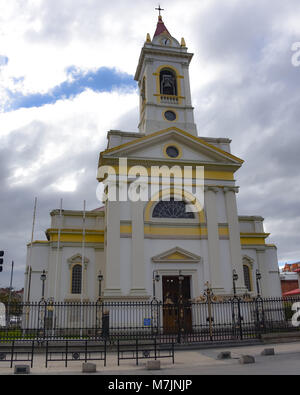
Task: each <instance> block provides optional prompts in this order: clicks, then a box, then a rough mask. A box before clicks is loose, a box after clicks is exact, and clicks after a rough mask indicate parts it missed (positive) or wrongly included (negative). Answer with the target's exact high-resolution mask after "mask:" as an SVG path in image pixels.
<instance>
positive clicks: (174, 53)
mask: <svg viewBox="0 0 300 395" xmlns="http://www.w3.org/2000/svg"><path fill="white" fill-rule="evenodd" d="M160 11H161V9H159V12H160ZM192 57H193V54H192V53H189V52H188V51H187V47H186V44H185V41H184V39H183V38H182V39H181V43H179V42H178V41H177V40H176V38H174V37H172V36H171V34H170V33H169V31H168V30H167V28H166V26H165V24H164V22H163V20H162V17H161V15H159V16H158V22H157V27H156V31H155V33H154V36H153V38H152V40H151V37H150V34H149V33H148V34H147V38H146V41H145V43H144V46H143V48H142V50H141V54H140V58H139V63H138V66H137V70H136V73H135V77H134V78H135V80H136V81H138V86H139V93H140V121H139V131H140V133H143V134H151V133H153V132H156V131H158V130H162V129H166V128H169V127H170V126H176V127H177V128H180V129H183V130H185V131H186V132H188V133H191V134H193V135H194V136H197V128H196V125H195V123H194V112H193V111H194V108H193V107H192V101H191V91H190V80H189V64H190V62H191V60H192Z"/></svg>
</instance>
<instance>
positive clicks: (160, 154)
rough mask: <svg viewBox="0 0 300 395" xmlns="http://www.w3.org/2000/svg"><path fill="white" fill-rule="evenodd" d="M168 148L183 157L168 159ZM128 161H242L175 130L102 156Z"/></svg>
mask: <svg viewBox="0 0 300 395" xmlns="http://www.w3.org/2000/svg"><path fill="white" fill-rule="evenodd" d="M168 146H175V147H176V148H177V149H178V151H179V155H178V157H176V158H171V157H169V156H168V155H167V152H166V149H167V147H168ZM109 157H110V158H120V157H126V158H128V159H135V160H148V161H150V160H152V161H153V160H154V161H155V160H156V161H160V160H163V161H171V162H174V163H175V162H178V161H183V162H197V163H208V164H209V163H215V164H224V165H226V164H230V165H238V166H240V165H241V164H242V163H243V161H242V160H241V159H240V158H237V157H236V156H234V155H232V154H230V153H229V152H226V151H224V150H222V149H220V148H218V147H216V146H214V145H212V144H210V143H208V142H206V141H205V140H203V139H202V138H200V137H195V136H193V135H191V134H190V133H187V132H185V131H184V130H181V129H178V128H175V127H172V128H168V129H164V130H161V131H157V132H155V133H152V134H150V135H147V136H144V137H141V138H137V139H135V140H133V141H130V142H128V143H125V144H122V145H120V146H117V147H114V148H111V149H108V150H106V151H103V152H102V153H101V158H109Z"/></svg>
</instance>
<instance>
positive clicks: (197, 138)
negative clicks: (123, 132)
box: [100, 126, 244, 164]
mask: <svg viewBox="0 0 300 395" xmlns="http://www.w3.org/2000/svg"><path fill="white" fill-rule="evenodd" d="M171 130H175V131H176V132H178V133H180V134H182V135H184V136H186V137H189V138H191V139H192V140H194V141H196V142H198V143H200V144H203V145H205V146H207V147H209V148H210V149H212V150H213V151H216V152H218V153H221V154H222V155H225V156H227V157H228V158H230V159H233V160H235V161H237V162H238V163H240V164H242V163H244V161H243V160H242V159H240V158H238V157H237V156H234V155H232V154H230V153H229V152H226V151H224V150H222V149H221V148H218V147H215V146H214V145H212V144H209V143H207V142H206V141H204V140H203V139H201V138H200V137H196V136H193V135H192V134H190V133H188V132H186V131H184V130H182V129H179V128H177V127H176V126H172V127H169V128H167V129H163V130H158V131H157V132H154V133H151V134H149V135H147V136H144V137H139V138H137V139H135V140H133V141H128V142H127V143H124V144H121V145H118V146H116V147H113V148H109V149H107V150H105V151H102V152H101V153H100V159H101V157H102V156H103V154H108V153H111V152H114V151H117V150H120V149H123V148H126V147H129V146H131V145H134V144H137V143H141V142H144V141H146V140H149V139H150V138H153V137H156V136H160V135H162V134H165V133H168V132H169V131H171Z"/></svg>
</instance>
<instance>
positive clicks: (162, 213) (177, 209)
mask: <svg viewBox="0 0 300 395" xmlns="http://www.w3.org/2000/svg"><path fill="white" fill-rule="evenodd" d="M186 208H187V203H186V202H185V201H183V200H175V199H174V198H173V197H171V198H170V200H169V201H167V200H161V201H160V202H158V203H157V204H156V206H155V207H154V209H153V212H152V217H153V218H192V219H193V218H195V215H194V213H193V212H187V211H186Z"/></svg>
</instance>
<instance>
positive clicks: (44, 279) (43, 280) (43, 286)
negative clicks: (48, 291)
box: [41, 270, 47, 300]
mask: <svg viewBox="0 0 300 395" xmlns="http://www.w3.org/2000/svg"><path fill="white" fill-rule="evenodd" d="M46 278H47V276H46V272H45V270H43V272H42V274H41V281H42V300H44V299H45V281H46Z"/></svg>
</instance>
